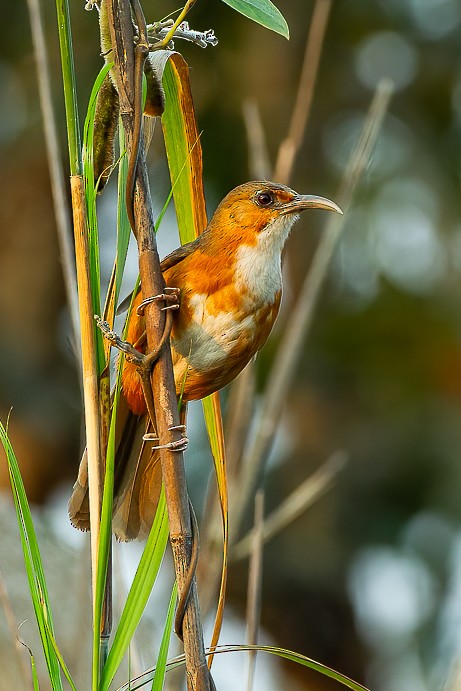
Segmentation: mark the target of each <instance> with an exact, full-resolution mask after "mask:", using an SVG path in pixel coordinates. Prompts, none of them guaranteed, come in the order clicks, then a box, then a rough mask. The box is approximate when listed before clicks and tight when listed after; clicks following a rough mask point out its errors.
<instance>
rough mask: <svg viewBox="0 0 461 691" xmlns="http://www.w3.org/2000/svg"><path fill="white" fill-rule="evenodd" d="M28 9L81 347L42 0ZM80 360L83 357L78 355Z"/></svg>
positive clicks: (63, 251) (76, 339)
mask: <svg viewBox="0 0 461 691" xmlns="http://www.w3.org/2000/svg"><path fill="white" fill-rule="evenodd" d="M27 6H28V8H29V18H30V26H31V30H32V43H33V46H34V55H35V63H36V68H37V83H38V93H39V98H40V108H41V111H42V118H43V130H44V134H45V143H46V151H47V157H48V167H49V170H50V179H51V192H52V195H53V203H54V213H55V217H56V228H57V232H58V242H59V251H60V254H61V262H62V268H63V275H64V286H65V290H66V296H67V304H68V306H69V313H70V319H71V323H72V331H73V346H74V347H75V348H76V349H78V348H79V347H80V339H79V332H80V326H79V316H78V296H77V277H76V273H75V259H74V249H73V245H72V226H71V217H70V212H69V205H68V203H67V195H66V187H65V183H64V174H63V171H62V166H61V152H60V150H59V140H58V134H57V128H56V118H55V116H54V109H53V99H52V96H51V84H50V66H49V61H48V52H47V48H46V41H45V36H44V31H43V22H42V16H41V12H40V1H39V0H27ZM78 362H80V358H78Z"/></svg>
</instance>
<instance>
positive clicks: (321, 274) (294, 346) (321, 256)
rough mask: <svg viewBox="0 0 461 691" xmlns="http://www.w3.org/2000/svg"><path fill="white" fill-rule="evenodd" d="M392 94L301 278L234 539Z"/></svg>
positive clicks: (374, 108) (378, 102)
mask: <svg viewBox="0 0 461 691" xmlns="http://www.w3.org/2000/svg"><path fill="white" fill-rule="evenodd" d="M391 93H392V83H391V82H390V80H388V79H383V80H382V81H381V82H380V83H379V84H378V86H377V89H376V92H375V95H374V98H373V101H372V103H371V105H370V109H369V111H368V115H367V118H366V120H365V123H364V126H363V129H362V133H361V135H360V138H359V141H358V143H357V146H356V149H355V151H354V152H353V153H352V155H351V158H350V160H349V163H348V165H347V167H346V170H345V172H344V176H343V181H342V184H341V186H340V189H339V193H338V202H339V204H340V206H341V208H342V209H343V211H344V216H339V215H337V214H334V215H332V216H331V217H330V220H329V221H328V222H327V226H326V228H325V231H324V233H323V235H322V239H321V241H320V244H319V246H318V249H317V251H316V253H315V256H314V259H313V262H312V267H311V269H310V271H309V273H308V274H307V276H306V279H305V281H304V284H303V286H302V288H301V292H300V294H299V297H298V300H297V302H296V305H295V306H294V309H293V310H292V313H291V318H290V322H289V324H288V326H287V330H286V332H285V335H284V339H283V342H282V343H281V344H280V346H279V349H278V352H277V356H276V359H275V362H274V363H273V366H272V369H271V376H270V378H269V381H268V384H267V388H266V393H265V396H264V400H263V402H262V407H261V417H260V419H261V423H260V425H259V427H258V429H257V431H256V433H255V435H254V436H253V438H252V439H251V440H250V441H249V444H248V446H247V448H246V451H245V452H244V458H243V462H242V468H243V469H244V470H243V475H244V476H243V478H242V479H241V483H240V487H239V492H238V496H237V498H236V504H237V505H236V507H235V508H234V521H235V523H234V535H235V534H237V532H238V529H239V526H240V523H241V520H242V517H243V515H244V512H245V509H246V507H247V506H248V503H249V500H250V497H251V496H252V494H253V492H254V488H255V486H256V484H257V481H258V478H259V477H260V474H261V471H262V468H263V465H264V461H265V459H266V458H267V454H268V451H269V448H270V446H271V443H272V439H273V437H274V430H275V429H276V427H277V423H278V421H279V420H280V417H281V414H282V410H283V406H284V405H285V397H286V394H287V391H288V387H289V385H290V382H291V380H292V377H293V374H294V371H295V368H296V364H297V362H298V359H299V355H300V353H301V349H302V346H303V343H304V340H305V338H306V334H307V333H308V332H309V329H310V326H311V324H312V320H313V316H314V312H315V308H316V306H317V302H318V297H319V295H320V291H321V289H322V286H323V284H324V282H325V279H326V276H327V272H328V267H329V265H330V261H331V258H332V256H333V253H334V251H335V248H336V246H337V244H338V240H339V238H340V235H341V231H342V229H343V226H344V219H345V218H347V211H348V210H349V207H350V205H351V202H352V197H353V194H354V192H355V189H356V187H357V185H358V183H359V181H360V178H361V176H362V174H363V172H364V171H365V169H366V167H367V165H368V163H369V160H370V157H371V154H372V151H373V148H374V145H375V143H376V139H377V136H378V133H379V131H380V129H381V126H382V123H383V120H384V116H385V113H386V111H387V107H388V105H389V101H390V97H391Z"/></svg>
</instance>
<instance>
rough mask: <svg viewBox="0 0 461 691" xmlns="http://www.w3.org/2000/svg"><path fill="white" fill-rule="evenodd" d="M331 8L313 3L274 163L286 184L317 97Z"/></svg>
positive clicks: (326, 2)
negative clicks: (292, 100) (295, 86)
mask: <svg viewBox="0 0 461 691" xmlns="http://www.w3.org/2000/svg"><path fill="white" fill-rule="evenodd" d="M330 9H331V0H317V2H316V3H315V6H314V12H313V15H312V20H311V24H310V28H309V36H308V38H307V43H306V51H305V53H304V62H303V66H302V70H301V77H300V80H299V86H298V93H297V96H296V102H295V106H294V109H293V114H292V116H291V122H290V127H289V129H288V135H287V137H286V138H285V139H284V141H283V142H282V143H281V145H280V147H279V152H278V156H277V163H276V164H275V171H274V179H275V180H278V181H279V182H283V183H284V184H285V185H288V182H289V180H290V178H291V173H292V171H293V166H294V163H295V160H296V156H297V154H298V151H299V149H300V148H301V145H302V143H303V139H304V132H305V130H306V125H307V121H308V119H309V114H310V110H311V105H312V99H313V97H314V90H315V84H316V82H317V75H318V71H319V63H320V56H321V54H322V48H323V43H324V38H325V31H326V28H327V24H328V17H329V15H330Z"/></svg>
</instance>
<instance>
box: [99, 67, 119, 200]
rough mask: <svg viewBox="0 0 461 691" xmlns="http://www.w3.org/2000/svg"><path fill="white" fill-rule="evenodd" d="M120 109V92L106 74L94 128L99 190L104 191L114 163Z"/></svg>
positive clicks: (100, 92)
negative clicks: (118, 92)
mask: <svg viewBox="0 0 461 691" xmlns="http://www.w3.org/2000/svg"><path fill="white" fill-rule="evenodd" d="M118 111H119V104H118V94H117V91H116V89H115V86H114V85H113V83H112V80H111V78H110V77H109V75H106V77H105V79H104V81H103V83H102V84H101V88H100V89H99V93H98V98H97V100H96V112H95V118H94V129H93V169H94V180H95V183H96V184H97V190H98V192H102V190H103V188H104V186H105V184H106V182H107V180H108V178H109V175H110V173H111V171H112V167H113V165H114V160H115V134H116V132H117V126H118Z"/></svg>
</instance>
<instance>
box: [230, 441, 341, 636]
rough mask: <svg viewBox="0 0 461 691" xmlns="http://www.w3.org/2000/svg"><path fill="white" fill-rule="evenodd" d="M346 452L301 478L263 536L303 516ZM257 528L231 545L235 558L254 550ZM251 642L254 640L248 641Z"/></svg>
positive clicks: (267, 523)
mask: <svg viewBox="0 0 461 691" xmlns="http://www.w3.org/2000/svg"><path fill="white" fill-rule="evenodd" d="M346 462H347V454H346V453H345V452H344V451H336V452H335V453H334V454H333V455H332V456H330V458H328V460H327V461H325V463H324V464H323V465H322V466H320V468H319V469H318V470H316V472H315V473H313V474H312V475H310V476H309V477H308V478H306V480H304V482H302V483H301V484H300V485H298V487H296V489H295V490H294V491H293V492H292V493H291V494H290V495H289V496H288V497H287V498H286V499H284V501H283V502H282V503H281V504H280V505H279V506H278V507H277V508H276V509H275V510H274V511H272V513H271V514H269V516H267V518H266V519H265V520H264V525H263V527H262V536H263V541H264V543H266V542H268V541H269V540H270V539H271V538H272V537H274V535H278V534H279V533H280V532H281V531H282V530H284V528H286V527H287V526H288V525H290V523H292V522H293V521H294V520H295V519H296V518H298V517H299V516H301V515H302V514H303V513H304V512H305V511H306V510H307V509H308V508H309V507H311V506H312V505H313V504H315V502H316V501H317V500H318V499H320V497H322V496H323V495H324V494H325V493H326V492H328V490H329V489H331V487H332V486H333V483H334V481H335V479H336V476H337V474H338V473H339V472H340V471H341V470H342V469H343V468H344V466H345V464H346ZM254 535H255V528H253V529H252V530H250V532H249V533H248V534H247V535H245V537H243V538H242V539H241V540H239V542H237V544H235V545H234V547H233V549H232V561H238V560H239V559H245V558H246V557H247V556H248V555H249V554H250V553H251V550H252V545H253V542H254ZM249 642H250V643H251V641H249Z"/></svg>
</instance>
